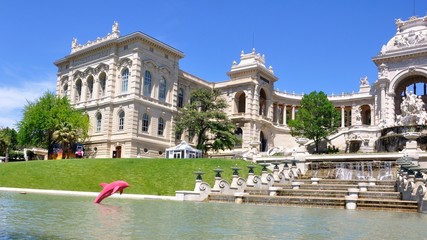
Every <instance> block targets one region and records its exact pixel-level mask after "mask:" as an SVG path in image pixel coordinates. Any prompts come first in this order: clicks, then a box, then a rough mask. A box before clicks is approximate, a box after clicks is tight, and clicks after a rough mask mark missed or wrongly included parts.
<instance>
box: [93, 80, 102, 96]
mask: <svg viewBox="0 0 427 240" xmlns="http://www.w3.org/2000/svg"><path fill="white" fill-rule="evenodd" d="M99 84H100V83H99V76H96V79H94V83H93V89H92V99H95V100H96V99H98V97H99Z"/></svg>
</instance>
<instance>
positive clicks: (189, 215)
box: [0, 192, 427, 240]
mask: <svg viewBox="0 0 427 240" xmlns="http://www.w3.org/2000/svg"><path fill="white" fill-rule="evenodd" d="M92 201H93V199H92V198H87V197H69V196H67V197H64V196H49V195H37V194H27V195H20V194H16V193H3V192H0V224H1V229H0V239H106V238H107V239H174V240H175V239H245V240H249V239H285V238H289V239H387V238H390V239H398V238H411V239H417V238H419V239H423V238H424V235H425V234H424V232H423V231H424V225H425V222H426V220H427V216H426V215H422V214H417V213H387V212H369V211H349V210H338V209H313V208H294V207H283V206H280V207H277V206H261V205H237V204H224V203H191V202H174V201H164V200H130V199H108V201H105V202H103V203H102V204H99V205H97V204H93V203H92Z"/></svg>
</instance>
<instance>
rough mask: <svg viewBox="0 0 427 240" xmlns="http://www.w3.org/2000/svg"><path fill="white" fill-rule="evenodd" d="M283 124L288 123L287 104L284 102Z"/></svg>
mask: <svg viewBox="0 0 427 240" xmlns="http://www.w3.org/2000/svg"><path fill="white" fill-rule="evenodd" d="M283 125H286V104H284V103H283Z"/></svg>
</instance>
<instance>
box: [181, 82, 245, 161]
mask: <svg viewBox="0 0 427 240" xmlns="http://www.w3.org/2000/svg"><path fill="white" fill-rule="evenodd" d="M220 94H221V93H220V91H219V90H218V89H215V88H214V89H196V90H193V91H192V92H191V102H190V103H188V104H186V105H185V106H184V107H183V108H181V109H180V112H179V113H178V115H177V118H176V123H175V131H176V132H177V134H178V135H181V134H182V133H184V131H186V132H187V133H188V134H189V136H190V138H191V137H192V136H195V137H196V138H197V146H196V148H197V149H200V150H202V151H203V153H204V154H205V153H206V152H208V151H210V150H213V151H219V150H225V149H232V148H233V147H234V146H235V145H236V144H237V143H239V141H240V139H238V138H237V137H236V136H235V134H234V132H235V130H236V126H235V124H233V123H232V122H231V121H230V120H229V119H228V117H227V114H226V113H225V112H224V109H225V108H226V107H227V102H226V101H225V100H224V99H223V98H221V97H220Z"/></svg>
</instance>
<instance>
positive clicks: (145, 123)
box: [142, 113, 150, 132]
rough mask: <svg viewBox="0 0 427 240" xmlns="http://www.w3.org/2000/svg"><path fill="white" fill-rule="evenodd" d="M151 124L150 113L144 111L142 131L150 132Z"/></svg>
mask: <svg viewBox="0 0 427 240" xmlns="http://www.w3.org/2000/svg"><path fill="white" fill-rule="evenodd" d="M149 126H150V117H149V116H148V114H146V113H144V115H143V116H142V131H143V132H148V127H149Z"/></svg>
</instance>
